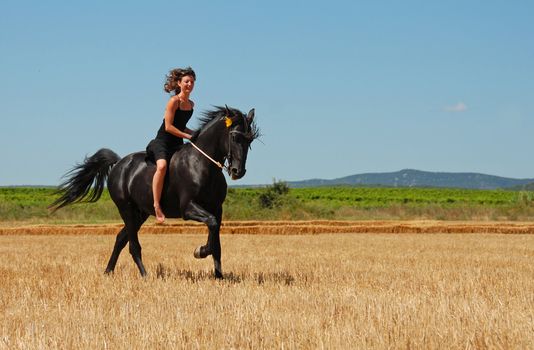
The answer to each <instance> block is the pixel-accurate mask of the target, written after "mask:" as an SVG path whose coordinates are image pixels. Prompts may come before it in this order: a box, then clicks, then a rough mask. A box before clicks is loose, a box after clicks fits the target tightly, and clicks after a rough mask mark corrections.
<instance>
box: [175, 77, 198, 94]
mask: <svg viewBox="0 0 534 350" xmlns="http://www.w3.org/2000/svg"><path fill="white" fill-rule="evenodd" d="M178 86H179V87H180V90H181V91H183V92H186V93H189V94H190V93H191V91H193V88H194V87H195V78H193V77H192V76H190V75H186V76H185V77H182V79H180V81H179V82H178Z"/></svg>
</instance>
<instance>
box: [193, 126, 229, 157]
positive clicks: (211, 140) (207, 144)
mask: <svg viewBox="0 0 534 350" xmlns="http://www.w3.org/2000/svg"><path fill="white" fill-rule="evenodd" d="M224 137H225V136H223V133H221V131H220V130H217V129H216V128H215V127H214V126H212V127H211V128H209V129H208V130H204V131H202V132H201V133H200V135H199V137H198V139H197V140H196V141H195V145H197V146H198V147H199V148H200V149H201V150H203V151H204V152H205V153H206V154H208V155H209V156H210V157H211V158H213V159H215V160H216V161H218V162H221V163H222V161H223V160H224V157H225V156H226V153H227V152H226V150H225V149H223V148H222V145H224V144H225V143H224V142H221V141H222V138H224Z"/></svg>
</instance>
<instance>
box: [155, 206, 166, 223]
mask: <svg viewBox="0 0 534 350" xmlns="http://www.w3.org/2000/svg"><path fill="white" fill-rule="evenodd" d="M154 211H155V212H156V223H158V224H163V222H164V221H165V214H163V211H161V207H160V206H159V205H154Z"/></svg>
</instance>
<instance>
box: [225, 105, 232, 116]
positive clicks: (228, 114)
mask: <svg viewBox="0 0 534 350" xmlns="http://www.w3.org/2000/svg"><path fill="white" fill-rule="evenodd" d="M224 109H226V116H227V117H232V116H231V114H230V108H228V106H227V105H224Z"/></svg>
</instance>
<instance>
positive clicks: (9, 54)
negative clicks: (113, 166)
mask: <svg viewBox="0 0 534 350" xmlns="http://www.w3.org/2000/svg"><path fill="white" fill-rule="evenodd" d="M532 13H534V3H532V2H529V1H468V0H466V1H446V2H445V1H439V2H438V1H402V2H400V1H395V2H394V1H329V2H324V1H320V2H319V1H317V2H315V1H188V2H181V1H153V2H146V1H123V2H120V1H115V2H111V1H109V2H108V1H92V2H83V3H80V4H78V3H75V2H73V1H48V2H47V1H38V2H37V1H24V0H22V1H10V0H7V1H2V3H0V52H1V55H0V81H1V83H0V118H1V122H2V126H1V128H0V147H1V149H2V150H3V162H2V164H3V165H2V166H1V167H0V169H1V170H0V185H22V184H31V185H57V184H58V183H59V182H60V178H61V175H62V174H63V173H65V172H66V171H67V170H68V169H69V168H71V167H72V166H73V165H74V164H75V163H77V162H80V161H81V160H82V159H83V157H84V156H86V155H91V154H93V153H94V152H95V151H97V150H98V149H99V148H101V147H108V148H111V149H113V150H114V151H115V152H117V153H118V154H120V155H122V156H124V155H126V154H128V153H131V152H135V151H138V150H143V149H144V148H145V147H146V144H147V143H148V142H149V141H150V139H152V138H153V137H154V136H155V133H156V130H157V128H158V127H159V125H160V123H161V120H162V118H163V111H164V108H165V103H166V101H167V99H168V95H167V94H165V93H164V91H163V81H164V76H165V74H166V73H167V72H168V70H169V69H171V68H174V67H181V66H192V67H193V68H194V69H195V71H196V73H197V84H196V87H195V91H194V92H193V95H192V98H193V100H194V101H195V102H196V108H195V114H194V116H193V119H192V120H193V121H192V122H191V123H190V126H191V127H192V128H194V127H195V126H196V124H197V122H196V117H198V116H200V112H201V111H203V110H206V109H209V108H210V107H211V106H212V105H223V104H227V105H229V106H233V107H236V108H239V109H241V110H243V111H245V112H246V111H248V110H249V109H250V108H252V107H254V108H256V116H257V122H258V124H259V126H260V127H261V129H262V132H263V134H264V136H263V138H262V141H263V143H259V142H257V143H255V144H253V148H252V152H251V153H249V161H248V166H247V169H248V171H247V175H246V176H245V178H243V179H242V180H239V181H237V182H231V183H232V184H260V183H271V182H272V179H273V178H276V179H282V180H303V179H309V178H328V179H330V178H336V177H341V176H346V175H352V174H356V173H364V172H385V171H396V170H400V169H403V168H414V169H419V170H428V171H451V172H482V173H487V174H493V175H500V176H508V177H516V178H534V159H533V157H532V150H533V149H534V137H533V132H532V131H533V130H534V45H532V38H534V22H532V20H531V18H532Z"/></svg>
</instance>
